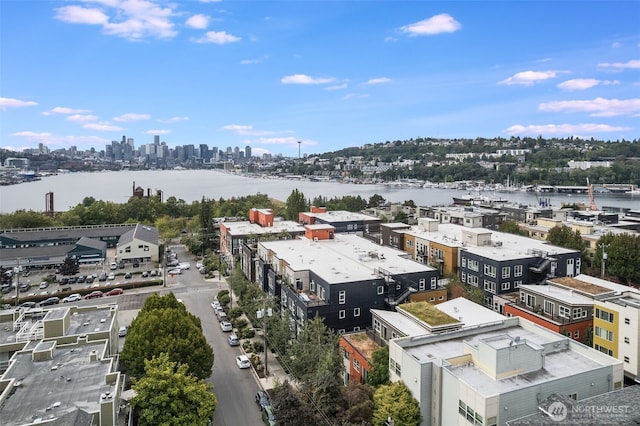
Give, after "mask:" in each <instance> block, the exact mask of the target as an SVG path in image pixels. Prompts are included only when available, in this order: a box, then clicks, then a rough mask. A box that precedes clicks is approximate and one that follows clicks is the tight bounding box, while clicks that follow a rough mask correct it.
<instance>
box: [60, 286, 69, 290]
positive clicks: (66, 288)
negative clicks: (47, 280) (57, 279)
mask: <svg viewBox="0 0 640 426" xmlns="http://www.w3.org/2000/svg"><path fill="white" fill-rule="evenodd" d="M60 291H71V287H69V286H67V287H62V288H61V289H60Z"/></svg>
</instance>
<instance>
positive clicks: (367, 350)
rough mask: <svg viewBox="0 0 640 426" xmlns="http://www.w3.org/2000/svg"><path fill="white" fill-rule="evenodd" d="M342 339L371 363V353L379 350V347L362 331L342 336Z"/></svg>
mask: <svg viewBox="0 0 640 426" xmlns="http://www.w3.org/2000/svg"><path fill="white" fill-rule="evenodd" d="M342 337H343V338H344V339H345V340H346V341H347V342H349V343H350V344H351V346H353V347H354V348H355V349H356V350H357V351H358V352H360V353H361V354H362V356H363V357H364V358H365V359H366V360H368V361H371V360H372V359H373V353H374V352H375V351H377V350H378V349H380V345H378V344H377V343H376V342H374V341H373V340H371V339H370V338H369V336H367V333H365V332H364V331H361V332H358V333H348V334H343V335H342Z"/></svg>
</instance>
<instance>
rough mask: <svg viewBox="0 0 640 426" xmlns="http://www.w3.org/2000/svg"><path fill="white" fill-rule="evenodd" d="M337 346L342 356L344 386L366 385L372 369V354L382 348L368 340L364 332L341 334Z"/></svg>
mask: <svg viewBox="0 0 640 426" xmlns="http://www.w3.org/2000/svg"><path fill="white" fill-rule="evenodd" d="M338 345H339V346H340V353H341V354H342V364H343V367H344V370H343V372H342V379H343V381H344V384H345V385H346V384H347V383H349V382H356V383H366V382H367V376H368V375H369V372H370V371H371V369H372V368H373V353H374V352H375V351H377V350H379V349H380V348H381V347H382V346H380V345H379V344H378V343H377V342H375V341H374V340H372V339H370V338H369V336H368V335H367V333H366V332H365V331H354V332H352V333H344V334H341V335H340V339H339V340H338Z"/></svg>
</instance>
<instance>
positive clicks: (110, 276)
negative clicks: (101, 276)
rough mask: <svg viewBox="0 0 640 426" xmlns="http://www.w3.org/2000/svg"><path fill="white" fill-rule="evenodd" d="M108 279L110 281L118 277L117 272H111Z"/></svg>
mask: <svg viewBox="0 0 640 426" xmlns="http://www.w3.org/2000/svg"><path fill="white" fill-rule="evenodd" d="M107 279H108V280H109V281H112V280H115V279H116V274H114V273H113V272H112V273H110V274H109V276H108V277H107Z"/></svg>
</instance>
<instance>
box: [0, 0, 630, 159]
mask: <svg viewBox="0 0 640 426" xmlns="http://www.w3.org/2000/svg"><path fill="white" fill-rule="evenodd" d="M154 135H159V136H160V140H161V141H164V142H166V143H167V145H169V146H171V147H173V146H178V145H186V144H194V145H196V146H197V145H199V144H207V145H208V146H209V147H213V146H216V147H218V148H219V149H226V147H227V146H232V147H235V146H239V147H241V148H243V147H244V146H246V145H249V146H251V147H252V150H253V153H254V155H255V154H258V155H260V154H262V153H272V154H283V155H285V156H297V155H298V153H299V150H300V153H301V154H302V155H311V154H315V153H323V152H328V151H334V150H338V149H341V148H345V147H352V146H362V145H364V144H368V143H378V142H386V141H394V140H404V139H410V138H418V137H425V138H426V137H434V138H476V137H485V138H494V137H504V138H510V137H512V136H520V137H525V136H533V137H537V136H539V135H542V136H543V137H569V136H575V137H581V138H591V137H593V138H595V139H602V140H611V141H615V140H621V139H626V140H634V139H638V138H639V136H640V2H639V1H635V0H633V1H616V0H613V1H611V0H608V1H596V0H581V1H568V0H556V1H533V0H530V1H518V0H513V1H505V0H503V1H479V0H474V1H455V2H454V1H444V2H436V1H418V0H413V1H401V0H388V1H385V0H377V1H365V0H351V1H338V0H322V1H305V0H288V1H287V0H279V1H270V0H261V1H243V0H234V1H215V0H200V1H197V0H191V1H164V0H56V1H46V0H2V1H1V2H0V147H3V148H7V149H13V150H22V149H25V148H37V147H38V144H39V143H43V144H44V145H46V146H48V147H49V148H50V149H52V150H54V149H59V148H69V147H70V146H76V147H77V148H78V149H89V148H91V147H94V148H96V149H97V150H103V149H104V147H105V145H108V144H110V143H111V141H113V140H121V139H122V136H126V137H127V138H133V139H134V143H135V146H136V147H138V146H140V145H142V144H148V143H153V137H154ZM299 142H300V143H299Z"/></svg>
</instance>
